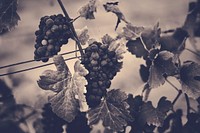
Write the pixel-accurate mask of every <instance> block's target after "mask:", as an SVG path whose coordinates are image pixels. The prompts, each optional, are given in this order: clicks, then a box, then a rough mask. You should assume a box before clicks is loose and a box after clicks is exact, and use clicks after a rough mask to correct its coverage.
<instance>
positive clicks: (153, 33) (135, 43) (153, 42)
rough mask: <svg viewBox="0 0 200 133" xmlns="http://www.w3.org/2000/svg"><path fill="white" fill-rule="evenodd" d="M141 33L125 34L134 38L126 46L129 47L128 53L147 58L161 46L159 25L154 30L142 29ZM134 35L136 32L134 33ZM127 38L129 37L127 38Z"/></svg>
mask: <svg viewBox="0 0 200 133" xmlns="http://www.w3.org/2000/svg"><path fill="white" fill-rule="evenodd" d="M138 32H139V33H137V34H135V35H134V34H133V35H131V34H132V33H130V34H129V33H128V32H127V33H125V34H127V35H128V38H130V37H131V38H134V37H135V39H131V38H130V39H131V40H128V42H127V44H126V46H127V47H128V51H129V52H131V53H132V54H133V55H136V57H143V58H145V59H146V58H147V57H148V55H149V54H151V50H152V49H157V48H158V46H160V45H159V43H158V41H159V37H160V28H159V24H158V23H157V24H156V25H155V26H154V27H153V28H140V30H139V31H138ZM133 33H134V31H133ZM126 38H127V37H126Z"/></svg>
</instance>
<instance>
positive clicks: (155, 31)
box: [141, 23, 161, 50]
mask: <svg viewBox="0 0 200 133" xmlns="http://www.w3.org/2000/svg"><path fill="white" fill-rule="evenodd" d="M160 34H161V29H160V28H159V23H156V25H154V27H153V28H145V29H144V30H143V31H142V33H141V41H142V42H143V43H144V44H143V45H144V46H145V49H146V50H151V49H152V48H157V47H159V46H160V44H159V43H158V40H159V38H160Z"/></svg>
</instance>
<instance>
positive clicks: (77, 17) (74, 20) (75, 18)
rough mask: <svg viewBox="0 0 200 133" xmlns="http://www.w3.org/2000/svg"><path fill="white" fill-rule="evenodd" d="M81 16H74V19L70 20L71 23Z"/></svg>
mask: <svg viewBox="0 0 200 133" xmlns="http://www.w3.org/2000/svg"><path fill="white" fill-rule="evenodd" d="M80 17H81V15H79V16H77V17H76V18H74V19H72V20H71V21H70V23H74V22H75V21H76V20H77V19H79V18H80Z"/></svg>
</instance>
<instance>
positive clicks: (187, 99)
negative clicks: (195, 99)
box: [185, 94, 190, 115]
mask: <svg viewBox="0 0 200 133" xmlns="http://www.w3.org/2000/svg"><path fill="white" fill-rule="evenodd" d="M185 100H186V105H187V115H188V114H189V113H190V100H189V98H188V95H187V94H185Z"/></svg>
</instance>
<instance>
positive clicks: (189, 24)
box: [183, 0, 200, 44]
mask: <svg viewBox="0 0 200 133" xmlns="http://www.w3.org/2000/svg"><path fill="white" fill-rule="evenodd" d="M199 14H200V1H199V0H198V1H197V2H196V3H195V6H194V7H192V9H189V13H188V15H187V17H186V20H185V23H184V25H183V28H184V29H185V30H186V31H187V32H188V34H189V36H190V41H191V43H193V44H194V43H196V40H195V39H194V37H195V36H196V33H197V32H199V29H200V26H199V24H200V21H199V20H198V19H199V18H198V17H199ZM197 36H198V35H197Z"/></svg>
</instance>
